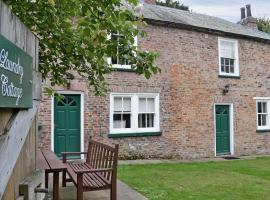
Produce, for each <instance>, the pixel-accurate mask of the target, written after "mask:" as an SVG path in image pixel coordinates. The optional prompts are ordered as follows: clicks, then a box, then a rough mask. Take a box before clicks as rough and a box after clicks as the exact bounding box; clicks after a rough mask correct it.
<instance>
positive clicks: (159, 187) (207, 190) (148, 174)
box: [119, 157, 270, 200]
mask: <svg viewBox="0 0 270 200" xmlns="http://www.w3.org/2000/svg"><path fill="white" fill-rule="evenodd" d="M119 178H120V180H122V181H123V182H125V183H127V184H128V185H130V186H131V187H133V188H134V189H136V190H137V191H139V192H140V193H142V194H143V195H145V196H146V197H148V198H149V199H150V200H157V199H158V200H165V199H166V200H182V199H183V200H188V199H196V200H202V199H203V200H204V199H211V200H214V199H215V200H241V199H243V200H249V199H252V200H264V199H265V200H266V199H267V200H269V199H270V158H269V157H267V158H257V159H253V160H234V161H224V162H223V161H222V162H207V163H183V164H182V163H180V164H179V163H175V164H145V165H121V166H120V167H119Z"/></svg>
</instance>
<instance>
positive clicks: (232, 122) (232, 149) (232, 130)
mask: <svg viewBox="0 0 270 200" xmlns="http://www.w3.org/2000/svg"><path fill="white" fill-rule="evenodd" d="M222 105H224V106H229V107H230V154H231V155H234V108H233V103H214V133H215V137H214V138H215V141H214V144H215V156H217V144H216V141H217V138H216V134H217V133H216V106H222Z"/></svg>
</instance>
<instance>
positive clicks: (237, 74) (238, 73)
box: [218, 37, 240, 77]
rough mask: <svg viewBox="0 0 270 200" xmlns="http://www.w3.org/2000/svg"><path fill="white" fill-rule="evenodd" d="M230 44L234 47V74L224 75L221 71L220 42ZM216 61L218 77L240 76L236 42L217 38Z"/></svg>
mask: <svg viewBox="0 0 270 200" xmlns="http://www.w3.org/2000/svg"><path fill="white" fill-rule="evenodd" d="M222 41H223V42H230V43H233V45H234V58H235V65H234V73H226V72H222V71H221V42H222ZM218 59H219V75H221V76H235V77H238V76H240V70H239V44H238V40H234V39H228V38H222V37H219V38H218Z"/></svg>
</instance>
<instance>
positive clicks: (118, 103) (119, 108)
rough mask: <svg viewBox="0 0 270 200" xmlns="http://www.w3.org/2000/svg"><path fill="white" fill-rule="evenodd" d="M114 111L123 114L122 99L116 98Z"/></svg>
mask: <svg viewBox="0 0 270 200" xmlns="http://www.w3.org/2000/svg"><path fill="white" fill-rule="evenodd" d="M114 111H115V112H122V98H119V97H115V98H114Z"/></svg>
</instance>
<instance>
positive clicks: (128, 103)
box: [123, 98, 131, 112]
mask: <svg viewBox="0 0 270 200" xmlns="http://www.w3.org/2000/svg"><path fill="white" fill-rule="evenodd" d="M123 111H124V112H130V111H131V98H123Z"/></svg>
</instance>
